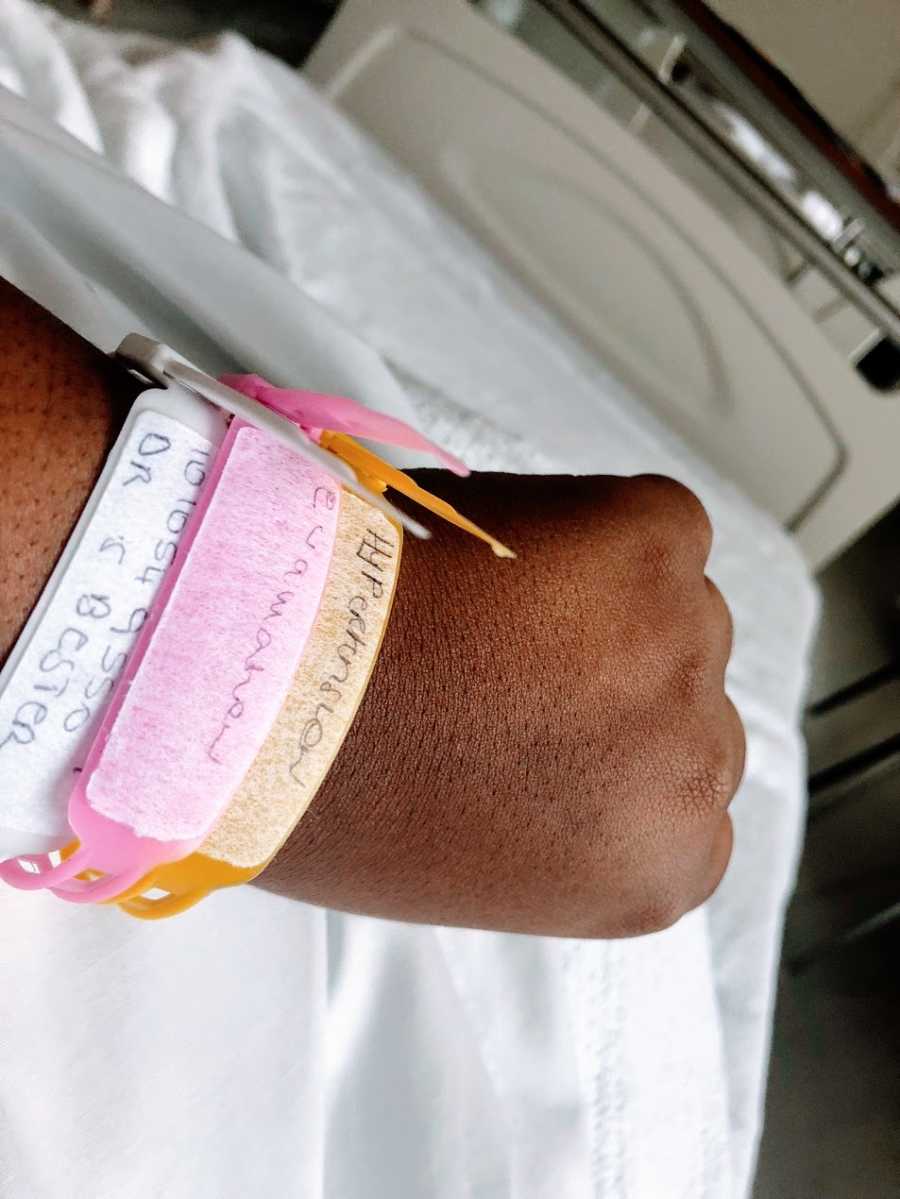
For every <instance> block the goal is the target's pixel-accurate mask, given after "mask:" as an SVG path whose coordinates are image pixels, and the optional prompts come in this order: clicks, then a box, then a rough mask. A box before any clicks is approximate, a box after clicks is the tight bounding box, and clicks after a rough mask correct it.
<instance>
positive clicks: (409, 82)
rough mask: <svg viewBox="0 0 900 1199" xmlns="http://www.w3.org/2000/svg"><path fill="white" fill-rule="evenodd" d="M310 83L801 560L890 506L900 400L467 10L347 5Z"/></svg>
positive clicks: (711, 222) (599, 119)
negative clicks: (871, 382) (767, 516)
mask: <svg viewBox="0 0 900 1199" xmlns="http://www.w3.org/2000/svg"><path fill="white" fill-rule="evenodd" d="M306 70H307V73H308V75H309V76H310V77H311V78H312V79H313V80H314V81H316V82H317V83H318V84H319V85H321V86H322V87H323V88H324V89H325V90H326V91H327V93H328V94H329V95H330V96H332V97H333V98H334V99H335V100H336V101H337V102H338V103H339V104H340V105H341V106H342V107H343V108H344V109H345V110H346V111H347V112H349V113H350V114H351V115H352V116H353V117H354V119H355V120H356V121H357V122H358V123H359V124H361V125H362V126H363V127H364V128H365V129H367V130H368V132H369V133H371V134H372V135H374V137H375V138H376V139H377V140H378V141H380V142H381V143H382V145H384V146H385V147H386V148H387V149H388V150H389V151H390V152H391V153H392V154H393V155H394V156H395V157H396V158H397V159H399V161H400V162H401V163H403V164H404V165H405V166H406V167H407V168H409V169H411V170H412V171H413V172H414V173H415V174H417V175H418V176H419V178H420V179H421V180H422V181H423V182H424V183H425V185H426V186H427V187H428V189H429V190H430V191H431V192H432V193H433V194H434V195H435V196H436V197H437V198H438V199H439V200H440V201H441V202H442V203H443V204H444V205H445V207H446V208H448V209H449V210H450V212H451V213H453V215H454V216H456V217H457V218H458V219H459V220H461V221H462V222H463V223H464V224H465V225H466V226H467V227H468V228H469V229H470V231H472V232H474V233H475V234H476V235H477V236H478V237H479V238H480V239H481V240H482V241H483V242H484V243H486V244H487V245H488V246H489V247H490V249H492V250H493V251H494V253H495V254H496V255H498V256H499V257H500V258H501V259H502V260H503V261H504V262H505V264H506V265H507V266H508V267H509V268H511V269H512V270H513V272H514V273H515V274H516V275H518V277H519V279H520V280H522V281H524V282H525V283H526V284H527V285H528V286H529V287H530V288H531V289H532V290H533V291H534V292H536V293H537V294H538V295H539V296H540V297H541V298H542V299H543V300H544V302H545V303H547V304H548V305H549V306H550V307H551V309H552V310H554V311H555V312H556V313H557V314H558V315H559V316H560V317H562V319H563V320H564V321H565V322H566V323H567V324H568V325H569V326H570V327H571V328H573V329H574V330H575V331H576V332H577V333H578V334H579V335H580V336H581V338H582V339H583V341H584V342H586V343H587V345H588V346H589V347H590V348H591V349H592V350H593V351H594V352H595V353H596V354H597V355H598V357H599V358H600V359H601V360H602V361H604V362H605V363H606V364H607V365H608V366H610V367H612V368H613V369H614V371H615V372H616V373H617V374H618V375H619V376H620V377H621V378H622V379H623V380H624V381H625V382H626V383H627V384H628V386H629V388H630V389H631V390H632V391H634V392H635V393H637V394H638V395H640V396H642V397H643V398H644V400H645V402H646V403H647V404H648V405H649V406H650V407H651V408H653V409H654V410H655V411H656V412H657V414H658V415H660V416H661V417H662V418H663V419H664V420H665V421H666V422H667V423H668V424H670V425H671V426H673V427H674V428H675V429H676V430H677V431H678V432H679V433H681V435H682V436H684V437H685V438H686V440H688V441H689V442H690V443H692V444H693V445H694V447H695V448H696V449H698V450H699V451H700V452H701V453H702V454H703V455H704V456H705V457H706V458H707V460H708V461H710V462H712V463H713V464H714V465H715V466H716V467H717V468H718V469H719V471H720V472H721V473H722V474H723V475H725V476H726V477H729V478H731V479H733V480H735V481H736V482H737V483H738V484H739V485H740V486H741V487H742V488H743V489H744V491H745V492H746V493H747V494H749V495H750V496H751V498H753V499H754V500H755V501H756V502H757V503H759V504H760V505H762V506H763V507H765V508H767V509H768V510H769V511H770V512H772V513H773V514H774V515H775V516H776V517H777V518H778V519H779V520H781V521H782V522H783V523H785V524H786V525H788V526H789V527H792V528H793V529H795V531H796V533H797V535H798V537H799V540H800V543H801V545H802V546H803V548H804V551H805V553H806V555H807V558H808V560H809V561H810V563H811V564H812V565H814V566H818V565H821V564H823V563H824V562H825V561H826V560H828V559H829V558H831V557H833V556H834V555H835V554H836V553H837V552H838V551H839V550H840V549H841V548H842V547H843V546H845V545H846V544H847V543H849V542H850V541H851V540H852V539H854V538H855V537H856V536H857V535H858V533H859V532H861V531H862V529H863V528H865V527H866V526H867V525H868V524H869V523H870V522H871V521H873V520H874V519H875V518H876V517H877V515H879V514H880V512H881V511H882V510H884V509H885V508H886V507H887V506H888V505H889V504H891V503H892V502H893V501H894V500H895V499H896V497H897V495H898V494H900V472H897V470H896V469H895V461H896V446H897V444H898V440H900V406H898V405H897V404H896V403H892V402H891V401H890V400H888V399H886V398H885V397H884V396H883V395H882V394H880V393H878V392H876V391H874V390H873V389H871V388H869V387H868V386H867V385H866V384H865V383H864V381H863V380H862V379H861V378H860V377H859V376H858V375H857V374H856V372H855V371H854V370H853V368H852V366H851V365H850V363H849V362H848V361H847V360H846V358H844V357H842V356H841V355H840V354H839V353H837V352H836V351H835V349H834V348H833V346H832V345H830V344H829V343H828V341H827V340H826V338H825V337H824V336H823V333H822V331H821V330H820V329H818V328H816V327H815V323H814V321H813V320H812V319H811V318H810V316H808V315H807V313H806V312H804V311H803V310H802V308H801V306H800V304H798V302H797V300H796V299H795V298H794V297H793V296H792V295H791V293H790V291H789V289H788V288H787V287H786V286H785V285H784V284H782V282H781V281H779V280H778V279H777V278H776V277H775V276H774V275H773V274H772V273H771V272H770V271H769V270H767V269H766V268H765V267H764V266H763V265H762V263H761V262H760V261H759V260H758V259H757V258H756V257H755V256H754V255H753V254H752V253H751V252H750V251H749V250H748V249H747V248H746V246H745V245H744V244H742V242H741V241H740V240H739V238H738V237H737V236H736V235H735V233H734V232H733V231H732V230H731V229H730V228H729V227H728V226H727V225H726V223H725V222H724V221H723V219H722V218H721V217H720V216H719V215H718V214H717V213H716V211H714V210H713V208H712V207H710V205H708V204H707V203H706V202H704V200H703V199H701V198H700V196H699V195H698V194H696V192H694V191H692V190H691V189H690V188H689V187H687V186H686V185H685V184H684V183H683V182H682V181H681V180H680V179H679V178H677V177H676V176H675V174H674V173H673V172H672V171H671V170H670V169H669V168H668V167H667V166H666V165H665V164H664V163H662V162H661V161H660V160H659V159H658V158H657V157H656V156H654V155H653V154H652V153H651V152H650V151H649V150H648V149H647V148H646V147H645V146H644V145H642V144H641V143H640V142H639V141H638V139H637V138H636V137H635V136H633V135H632V134H631V133H630V132H629V131H628V130H626V129H624V128H622V126H621V125H620V124H619V123H617V122H616V121H615V120H614V119H613V118H612V117H610V116H609V115H608V114H607V113H605V112H604V111H602V110H601V109H600V108H599V107H598V106H597V104H596V103H595V102H594V101H593V100H592V99H591V97H590V96H589V95H588V94H586V93H584V92H583V91H581V90H579V89H578V88H577V87H576V86H575V85H574V84H572V83H571V82H569V81H568V80H567V79H565V78H564V77H563V76H562V75H561V74H559V73H558V72H557V71H555V70H554V69H553V68H552V67H551V66H549V65H548V64H547V63H546V62H544V61H542V60H541V59H539V58H538V57H537V56H536V55H535V54H534V53H532V52H531V51H530V50H529V49H527V48H526V47H525V46H523V45H522V44H520V43H518V42H516V41H515V40H514V39H513V38H512V37H511V36H509V35H508V34H507V33H505V32H504V31H502V30H500V29H498V28H497V27H496V26H494V25H493V24H492V23H490V22H489V21H488V20H486V19H485V18H484V17H483V16H482V15H480V14H479V13H478V12H476V11H475V10H474V9H473V8H472V7H471V6H470V5H469V4H468V3H466V2H465V0H377V2H372V0H347V2H346V3H344V4H343V5H342V7H341V8H340V10H339V13H338V16H337V18H336V20H335V21H334V22H333V24H332V25H331V27H330V28H329V30H328V32H327V34H326V36H325V37H324V39H323V40H322V41H321V42H320V43H319V45H318V46H317V48H316V50H315V52H314V54H313V56H312V58H311V60H310V61H309V63H308V64H307V67H306Z"/></svg>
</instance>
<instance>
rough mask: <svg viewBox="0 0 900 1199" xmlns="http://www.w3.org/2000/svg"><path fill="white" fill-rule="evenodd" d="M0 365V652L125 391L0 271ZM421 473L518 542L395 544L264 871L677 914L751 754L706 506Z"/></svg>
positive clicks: (483, 921)
mask: <svg viewBox="0 0 900 1199" xmlns="http://www.w3.org/2000/svg"><path fill="white" fill-rule="evenodd" d="M0 364H2V365H0V662H2V661H3V660H4V659H5V657H6V656H7V654H8V653H9V650H10V649H11V647H12V645H13V644H14V643H15V639H16V637H17V635H18V632H19V630H20V629H21V627H22V625H23V623H24V621H25V619H26V618H27V616H28V614H29V612H30V611H31V609H32V607H33V606H34V604H35V602H36V600H37V598H38V595H39V594H40V591H41V588H42V587H43V585H44V583H45V582H46V579H47V577H48V576H49V574H50V571H51V569H52V567H53V565H54V562H55V561H56V558H57V557H58V555H59V553H60V551H61V549H62V547H63V546H64V545H65V543H66V540H67V538H68V536H69V533H70V531H71V529H72V527H73V525H74V523H75V521H76V519H77V517H78V515H79V513H80V511H81V508H82V507H83V505H84V503H85V500H86V499H87V496H88V494H89V492H90V489H91V487H92V485H93V483H94V481H95V479H96V477H97V475H98V473H99V471H100V469H101V467H102V465H103V462H104V460H105V457H106V454H107V452H108V450H109V447H110V446H111V444H112V442H113V440H114V438H115V434H116V432H117V430H118V428H119V427H120V425H121V422H122V420H123V419H124V415H125V413H126V411H127V407H128V403H129V402H130V400H131V398H132V397H133V395H134V394H135V392H136V390H137V384H136V383H135V381H134V380H133V379H132V378H131V377H130V376H129V375H128V374H127V373H126V372H124V371H122V370H121V369H120V368H118V367H117V366H116V365H115V364H113V363H111V362H110V361H109V360H108V359H106V358H105V356H104V355H102V354H101V353H99V351H97V350H95V349H94V348H93V347H91V346H89V345H87V344H86V343H85V342H84V341H82V340H81V339H80V338H78V337H77V336H76V335H75V334H74V333H73V332H72V331H71V330H69V329H67V328H66V327H65V326H63V325H61V324H60V323H59V322H57V321H56V320H55V319H54V318H53V317H51V316H49V315H48V314H47V313H45V312H44V311H43V310H42V309H40V308H39V307H38V306H37V305H35V304H34V303H33V302H32V301H31V300H29V299H28V298H27V297H25V296H23V295H22V294H21V293H20V292H18V291H17V290H16V289H15V288H13V287H11V286H10V285H9V284H7V283H4V282H3V281H0ZM415 474H416V477H417V478H418V479H419V481H420V482H422V483H423V485H424V486H426V487H428V488H429V489H430V490H432V491H434V492H436V493H437V494H439V495H441V496H443V497H444V498H446V499H448V500H449V501H450V502H451V503H453V504H455V505H457V506H458V507H459V508H460V509H462V510H463V511H464V512H465V513H466V515H468V516H470V517H471V518H472V519H474V520H476V521H477V522H478V523H479V524H481V525H483V526H484V527H486V528H488V529H490V530H491V532H493V533H494V534H495V535H497V536H498V537H500V538H501V539H502V540H503V541H505V542H506V543H507V544H509V545H511V546H513V547H514V548H515V549H516V551H517V552H518V554H519V557H518V559H516V560H515V561H512V562H510V561H499V560H497V559H496V558H494V557H493V555H492V554H491V553H490V552H489V551H488V550H487V549H486V548H485V547H484V545H482V544H481V543H479V542H476V541H475V540H474V539H472V538H469V537H467V536H466V535H465V534H462V533H459V532H458V531H457V530H455V529H452V528H450V527H449V526H447V525H439V524H438V523H437V522H434V524H435V528H434V533H435V536H434V538H433V540H432V541H430V542H426V543H420V542H416V541H415V540H414V539H413V538H407V539H406V543H405V548H404V555H403V562H402V566H401V572H400V579H399V583H398V587H397V599H396V602H395V606H394V612H393V617H392V620H391V623H390V625H389V626H388V631H387V634H386V637H385V641H384V645H383V649H382V654H381V657H380V659H379V661H378V663H377V665H376V667H375V670H374V673H373V676H372V680H371V684H370V686H369V690H368V692H367V694H366V696H365V698H364V700H363V702H362V705H361V707H360V709H359V713H358V715H357V718H356V721H355V723H354V725H353V727H352V729H351V731H350V733H349V735H348V737H347V740H346V741H345V743H344V746H343V748H342V749H341V751H340V753H339V755H338V757H337V760H336V761H335V764H334V766H333V767H332V769H331V771H330V772H329V774H328V776H327V778H326V780H325V783H324V784H323V786H322V788H321V789H320V791H319V793H318V794H317V796H316V798H315V800H314V801H313V803H312V806H311V807H310V809H309V811H308V812H307V814H306V815H305V817H304V818H303V820H302V821H301V822H300V824H299V825H298V826H297V828H296V830H295V831H294V833H293V835H292V836H291V838H290V840H289V841H288V843H287V845H286V846H285V847H284V848H283V849H282V851H281V852H280V854H279V855H278V856H277V857H276V859H275V860H274V862H273V863H272V864H271V865H270V866H269V867H268V869H267V870H266V871H265V872H264V873H263V875H262V876H261V877H260V878H259V880H258V884H259V885H260V886H263V887H266V888H268V889H269V890H272V891H275V892H278V893H280V894H282V895H287V896H290V897H292V898H295V899H299V900H304V901H307V902H310V903H315V904H322V905H327V906H329V907H334V908H339V909H343V910H347V911H354V912H363V913H367V914H370V915H376V916H384V917H389V918H393V919H399V920H410V921H427V922H431V923H446V924H457V925H466V926H471V927H481V928H494V929H503V930H512V931H518V932H533V933H546V934H557V935H565V936H604V937H605V936H632V935H638V934H641V933H645V932H651V931H655V930H657V929H660V928H664V927H666V926H668V925H670V924H671V923H673V922H674V921H675V920H677V919H678V918H679V917H680V916H681V915H683V914H684V913H685V912H686V911H688V910H690V909H691V908H693V907H695V906H696V905H697V904H699V903H701V902H703V900H704V899H705V898H707V897H708V895H709V894H710V893H711V892H712V891H713V890H714V889H715V887H716V886H717V885H718V883H719V881H720V879H721V877H722V874H723V873H724V870H725V868H726V866H727V863H728V859H729V855H730V851H731V839H732V831H731V822H730V819H729V817H728V814H727V806H728V803H729V802H730V800H731V798H732V796H733V794H734V792H735V790H736V788H737V785H738V782H739V780H740V777H741V773H742V771H743V763H744V737H743V730H742V728H741V724H740V720H739V719H738V716H737V713H736V712H735V710H734V708H733V706H732V704H731V703H730V701H729V700H728V699H727V697H726V695H725V691H724V673H725V666H726V663H727V660H728V656H729V653H730V649H731V620H730V617H729V614H728V610H727V608H726V606H725V603H724V601H723V599H722V597H721V596H720V594H719V593H718V591H717V590H716V588H715V586H714V585H713V584H712V583H711V582H710V581H709V580H708V579H707V578H706V577H705V574H704V569H705V564H706V560H707V557H708V554H709V548H710V543H711V536H712V534H711V529H710V525H709V521H708V519H707V517H706V514H705V512H704V511H703V508H702V506H701V505H700V503H699V501H698V500H697V499H696V498H695V497H694V496H693V494H692V493H691V492H690V491H688V490H687V489H686V488H684V487H682V486H681V485H680V484H677V483H675V482H673V481H672V480H669V479H663V478H660V477H657V476H642V477H639V478H635V479H621V478H616V477H612V476H599V477H591V478H571V477H568V476H560V477H532V476H513V475H500V474H480V475H475V476H473V477H472V478H470V479H458V478H456V477H455V476H453V475H450V474H448V473H446V472H443V471H417V472H415ZM207 902H212V903H214V902H215V898H214V897H213V898H212V899H210V900H208V901H207Z"/></svg>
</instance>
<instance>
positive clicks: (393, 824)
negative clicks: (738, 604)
mask: <svg viewBox="0 0 900 1199" xmlns="http://www.w3.org/2000/svg"><path fill="white" fill-rule="evenodd" d="M420 481H421V482H422V483H423V484H424V485H425V486H426V487H428V488H429V489H430V490H433V491H435V492H437V493H439V494H441V495H443V496H445V497H446V498H447V499H449V500H450V501H451V502H453V503H454V504H456V505H457V506H458V507H460V508H461V509H462V510H463V511H465V512H466V513H467V514H468V515H470V516H471V517H472V518H473V519H475V520H477V521H478V522H479V523H481V524H483V525H484V526H485V527H487V528H489V529H491V530H492V531H493V532H494V533H496V534H497V535H498V536H500V537H501V538H502V539H503V540H504V541H506V542H507V543H508V544H509V545H512V546H514V547H515V548H516V549H517V551H518V553H519V558H518V560H517V561H515V562H501V561H498V560H497V559H495V558H493V557H492V556H491V555H490V554H489V553H487V552H485V547H484V546H483V545H481V544H480V543H478V542H475V541H474V540H472V539H471V538H467V537H465V536H464V535H461V534H457V533H456V532H455V531H454V530H452V529H449V528H447V527H446V526H441V527H440V528H438V529H437V530H436V535H435V539H434V540H433V541H432V542H430V543H426V544H424V545H423V544H417V543H415V542H413V541H412V539H407V543H406V548H405V551H404V555H405V556H404V562H403V566H402V570H401V576H400V581H399V584H398V590H397V600H396V605H395V609H394V615H393V618H392V621H391V624H390V626H389V628H388V633H387V636H386V639H385V644H384V649H383V653H382V656H381V659H380V661H379V663H378V665H377V667H376V670H375V674H374V675H373V679H372V683H371V686H370V688H369V691H368V694H367V696H366V698H365V700H364V702H363V705H362V707H361V709H360V712H359V715H358V716H357V720H356V723H355V725H354V727H353V729H352V730H351V733H350V735H349V737H348V739H347V741H346V742H345V745H344V747H343V749H342V751H341V753H340V755H339V756H338V758H337V761H336V763H335V765H334V767H333V768H332V770H331V773H330V774H329V776H328V778H327V780H326V783H325V785H324V786H323V788H322V790H321V791H320V793H319V795H318V796H317V798H316V800H315V801H314V803H313V805H312V807H311V808H310V810H309V812H308V813H307V815H306V816H305V817H304V819H303V820H302V821H301V823H300V825H299V826H298V828H297V829H296V830H295V833H294V835H293V837H292V838H291V840H290V841H289V842H288V844H287V846H286V847H285V848H284V849H283V850H282V852H281V854H280V855H279V857H278V858H277V859H276V860H275V862H274V863H273V864H272V865H271V866H270V867H269V869H268V870H267V871H266V873H265V874H264V875H263V876H262V878H261V879H260V883H261V884H262V885H263V886H268V887H269V888H271V889H273V890H276V891H280V892H282V893H286V894H289V895H292V896H296V897H297V898H300V899H304V900H308V901H311V902H313V903H320V904H326V905H328V906H331V907H339V908H343V909H349V910H352V911H358V912H365V913H368V914H372V915H379V916H386V917H392V918H396V919H400V920H414V921H428V922H433V923H446V924H461V925H471V926H476V927H485V928H495V929H509V930H514V931H519V932H533V933H550V934H561V935H566V936H589V937H594V936H602V937H616V936H629V935H634V934H639V933H644V932H650V931H654V930H657V929H660V928H663V927H665V926H667V925H669V924H671V923H672V922H674V921H675V920H677V919H678V918H679V917H680V916H681V915H682V914H683V913H684V912H686V911H688V910H689V909H691V908H693V907H695V906H696V905H697V904H699V903H701V902H702V901H703V900H704V899H706V897H707V896H708V895H709V894H710V893H711V892H712V891H713V890H714V889H715V887H716V886H717V884H718V882H719V880H720V879H721V877H722V874H723V872H724V870H725V867H726V865H727V862H728V858H729V854H730V850H731V838H732V831H731V821H730V819H729V817H728V814H727V810H726V809H727V805H728V803H729V801H730V799H731V797H732V795H733V794H734V792H735V789H736V788H737V785H738V782H739V780H740V777H741V772H742V769H743V760H744V737H743V731H742V728H741V724H740V720H739V719H738V716H737V713H736V712H735V709H734V707H733V706H732V704H731V702H730V701H729V700H728V698H727V697H726V695H725V691H724V686H723V680H724V674H725V666H726V662H727V660H728V656H729V652H730V648H731V620H730V617H729V613H728V610H727V608H726V606H725V603H724V601H723V600H722V597H721V595H720V594H719V592H718V591H717V590H716V588H715V586H714V585H713V584H712V583H711V582H710V581H709V579H707V578H706V577H705V575H704V566H705V563H706V559H707V556H708V553H709V548H710V540H711V530H710V526H709V521H708V519H707V516H706V514H705V512H704V510H703V508H702V506H701V505H700V503H699V501H698V500H697V499H696V498H695V497H694V496H693V495H692V494H691V492H689V491H688V490H687V489H686V488H684V487H682V486H681V485H679V484H677V483H675V482H673V481H672V480H669V479H664V478H660V477H656V476H643V477H639V478H635V479H619V478H612V477H599V478H569V477H555V478H548V477H521V476H514V475H492V474H484V475H477V476H474V477H473V478H471V479H469V480H458V479H455V478H453V477H452V476H447V475H445V474H443V473H440V472H433V471H423V472H421V474H420Z"/></svg>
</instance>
